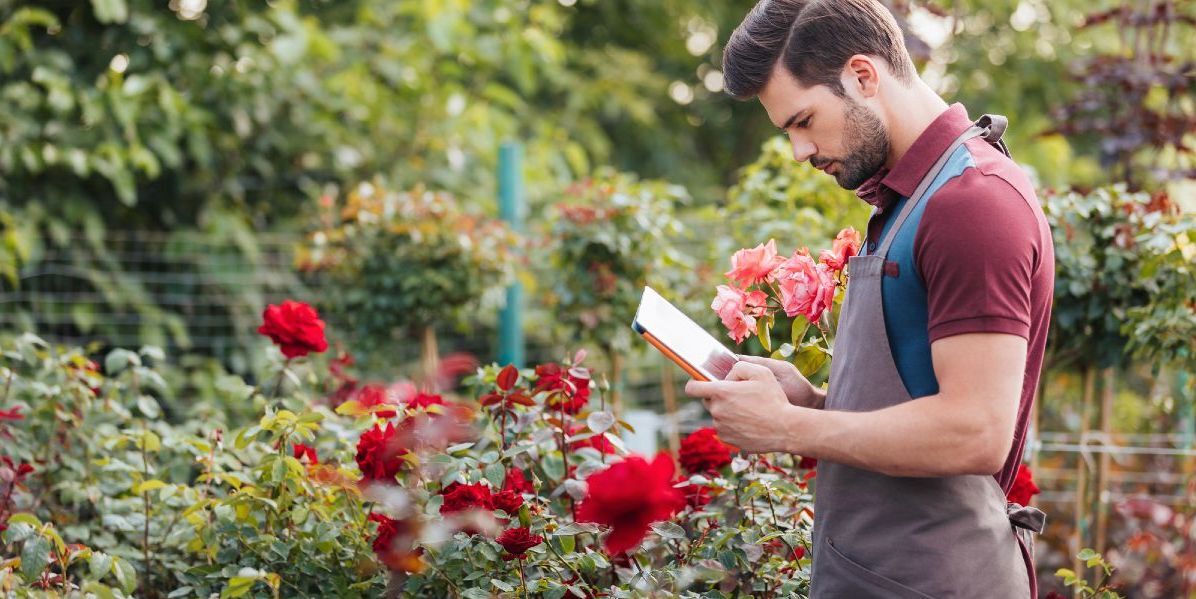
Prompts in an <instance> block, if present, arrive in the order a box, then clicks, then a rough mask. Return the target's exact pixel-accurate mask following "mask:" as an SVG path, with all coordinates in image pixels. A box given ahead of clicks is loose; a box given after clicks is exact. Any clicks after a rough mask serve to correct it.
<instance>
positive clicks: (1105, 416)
mask: <svg viewBox="0 0 1196 599" xmlns="http://www.w3.org/2000/svg"><path fill="white" fill-rule="evenodd" d="M1116 395H1117V373H1116V371H1115V370H1113V369H1112V368H1106V369H1104V370H1103V371H1102V372H1101V402H1100V430H1101V433H1102V434H1103V435H1104V438H1105V442H1106V443H1107V442H1110V441H1109V440H1110V435H1111V434H1112V433H1113V400H1114V399H1116ZM1111 459H1112V456H1111V455H1110V454H1109V452H1108V451H1104V452H1101V454H1100V468H1099V469H1098V470H1097V472H1096V481H1097V483H1096V546H1095V547H1093V549H1096V550H1097V551H1099V552H1101V553H1102V554H1103V553H1104V552H1105V550H1106V549H1108V547H1106V541H1107V534H1108V531H1109V528H1108V527H1109V461H1110V460H1111Z"/></svg>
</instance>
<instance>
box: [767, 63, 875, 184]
mask: <svg viewBox="0 0 1196 599" xmlns="http://www.w3.org/2000/svg"><path fill="white" fill-rule="evenodd" d="M847 93H848V95H847V97H846V98H841V97H839V96H837V95H836V94H835V92H834V91H832V90H831V89H830V88H829V87H827V86H825V85H815V86H813V87H805V86H803V85H801V84H800V83H798V81H797V79H795V78H794V77H793V75H791V74H790V73H789V72H788V71H787V70H785V69H784V68H783V67H780V66H778V68H777V69H776V70H774V71H773V75H772V77H770V78H769V80H768V84H766V85H765V86H764V89H762V90H761V91H760V103H761V104H763V105H764V110H765V111H766V112H768V118H769V120H771V121H772V123H773V125H775V126H776V127H777V128H778V129H781V130H782V131H784V132H785V134H786V135H788V136H789V142H790V143H791V144H792V145H793V159H794V160H796V161H798V162H805V161H807V160H809V161H810V164H811V165H812V166H814V168H817V169H819V170H821V171H823V172H825V173H827V174H829V175H831V176H833V177H834V178H835V181H836V182H838V183H839V186H840V187H842V188H844V189H855V188H857V187H859V186H860V185H861V184H863V183H864V181H867V180H868V179H869V178H871V177H872V175H874V174H876V172H877V171H879V170H880V169H881V167H883V166H884V164H885V160H887V159H888V155H889V132H888V129H887V128H886V127H885V124H884V122H882V121H881V120H880V118H879V117H878V116H877V115H876V113H875V112H873V111H872V109H870V108H868V107H867V106H865V105H863V104H861V103H859V102H857V101H855V100H854V99H852V97H851V92H850V91H849V92H847Z"/></svg>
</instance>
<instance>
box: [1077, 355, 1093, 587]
mask: <svg viewBox="0 0 1196 599" xmlns="http://www.w3.org/2000/svg"><path fill="white" fill-rule="evenodd" d="M1083 378H1084V398H1083V404H1081V406H1080V442H1081V444H1082V443H1083V442H1084V438H1085V437H1086V436H1087V435H1088V414H1089V413H1090V412H1091V411H1092V396H1093V395H1094V394H1095V388H1096V370H1095V369H1093V368H1092V367H1091V366H1085V367H1084V369H1083ZM1087 516H1088V462H1087V461H1085V459H1084V454H1083V452H1081V453H1077V454H1076V501H1075V530H1074V531H1073V532H1072V538H1071V553H1072V556H1073V557H1072V570H1074V571H1075V573H1076V576H1078V577H1080V578H1081V579H1082V578H1084V562H1083V561H1081V560H1080V558H1078V557H1074V556H1075V555H1076V554H1078V553H1079V552H1080V550H1081V549H1083V548H1084V547H1085V536H1086V535H1085V534H1084V530H1085V528H1086V527H1087ZM1079 593H1080V591H1079V587H1076V590H1075V594H1074V596H1075V597H1079V596H1080V595H1079Z"/></svg>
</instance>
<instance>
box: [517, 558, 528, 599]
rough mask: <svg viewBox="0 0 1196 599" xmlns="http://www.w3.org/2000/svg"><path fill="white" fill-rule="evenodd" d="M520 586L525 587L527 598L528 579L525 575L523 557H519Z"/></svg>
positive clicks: (524, 594)
mask: <svg viewBox="0 0 1196 599" xmlns="http://www.w3.org/2000/svg"><path fill="white" fill-rule="evenodd" d="M519 586H520V588H522V589H523V599H527V579H526V578H524V577H523V558H522V557H521V558H519Z"/></svg>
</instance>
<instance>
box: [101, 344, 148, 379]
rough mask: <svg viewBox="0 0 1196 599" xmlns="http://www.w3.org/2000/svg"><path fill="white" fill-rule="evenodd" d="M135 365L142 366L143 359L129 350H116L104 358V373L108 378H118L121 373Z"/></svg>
mask: <svg viewBox="0 0 1196 599" xmlns="http://www.w3.org/2000/svg"><path fill="white" fill-rule="evenodd" d="M129 364H133V365H135V366H139V365H141V358H139V357H137V354H135V353H133V352H131V351H129V350H127V349H119V348H118V349H114V350H112V351H110V352H108V355H107V356H106V357H105V358H104V372H105V373H106V374H107V375H108V376H116V375H117V374H119V373H120V371H122V370H124V369H125V368H127V367H128V366H129Z"/></svg>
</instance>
